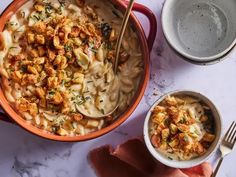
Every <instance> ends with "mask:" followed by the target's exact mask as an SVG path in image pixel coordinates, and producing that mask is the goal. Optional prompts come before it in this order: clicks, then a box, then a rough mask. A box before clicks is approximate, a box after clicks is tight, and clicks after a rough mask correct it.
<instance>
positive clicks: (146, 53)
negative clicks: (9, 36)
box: [0, 0, 157, 142]
mask: <svg viewBox="0 0 236 177" xmlns="http://www.w3.org/2000/svg"><path fill="white" fill-rule="evenodd" d="M25 2H27V0H14V1H13V2H12V3H11V4H10V5H9V6H8V7H7V8H6V9H5V10H4V11H3V13H2V15H1V17H0V31H3V29H4V26H5V24H6V22H7V20H8V19H9V18H10V17H11V16H12V15H13V14H14V12H16V11H17V10H18V9H19V8H20V7H21V6H22V5H23V4H24V3H25ZM111 3H112V4H113V5H114V6H115V7H117V8H118V9H119V10H121V11H122V12H125V9H126V7H127V5H128V2H126V1H120V0H111ZM133 10H134V11H137V12H140V13H142V14H144V15H145V16H146V17H147V18H148V20H149V22H150V32H149V36H148V37H147V38H146V36H145V33H144V30H143V28H142V26H141V24H140V23H139V21H138V19H137V18H136V17H135V15H134V14H133V13H132V14H131V18H130V20H129V23H132V24H133V26H134V27H135V29H136V32H137V34H138V38H139V40H140V45H141V50H142V54H143V63H144V74H143V75H142V79H141V82H140V84H139V88H138V90H137V92H136V95H135V96H134V98H133V100H132V102H131V104H130V106H129V107H128V108H127V109H126V111H125V112H124V113H123V114H121V115H120V116H119V117H118V118H117V119H116V120H115V121H114V122H113V123H112V124H111V125H109V126H107V127H105V128H103V129H101V130H98V131H96V132H92V133H90V134H88V135H83V136H74V137H70V136H58V135H54V134H51V133H49V132H45V131H43V130H41V129H39V128H37V127H35V126H33V125H31V124H29V123H27V122H26V121H25V119H23V118H22V117H21V116H20V115H19V114H18V113H17V112H15V111H14V109H13V108H12V107H11V106H10V105H9V103H8V101H7V99H6V98H5V96H4V94H3V91H2V88H1V89H0V105H1V107H2V109H3V110H4V112H5V113H1V112H0V119H1V120H4V121H8V122H12V123H16V124H17V125H19V126H21V127H22V128H24V129H25V130H27V131H29V132H31V133H33V134H35V135H38V136H40V137H43V138H46V139H50V140H55V141H67V142H76V141H85V140H89V139H93V138H97V137H99V136H102V135H104V134H106V133H108V132H110V131H112V130H113V129H115V128H116V127H118V126H119V125H121V124H122V123H123V122H124V121H125V120H126V119H128V118H129V116H130V115H131V114H132V113H133V111H134V110H135V108H136V107H137V106H138V104H139V102H140V101H141V99H142V97H143V95H144V92H145V89H146V87H147V83H148V80H149V75H150V68H149V65H150V51H151V49H152V46H153V43H154V40H155V37H156V32H157V22H156V18H155V15H154V14H153V13H152V12H151V10H150V9H148V8H147V7H145V6H143V5H141V4H137V3H136V4H134V7H133Z"/></svg>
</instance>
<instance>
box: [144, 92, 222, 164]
mask: <svg viewBox="0 0 236 177" xmlns="http://www.w3.org/2000/svg"><path fill="white" fill-rule="evenodd" d="M168 95H175V96H178V95H189V96H192V97H196V98H199V99H200V100H201V101H202V102H204V103H205V104H206V105H208V106H209V108H210V109H211V111H212V114H213V118H214V126H215V133H216V138H215V140H214V141H213V143H212V144H211V146H210V147H209V149H208V150H207V152H206V153H204V154H203V155H202V156H200V157H197V158H195V159H191V160H186V161H176V160H170V159H169V158H167V157H166V156H164V155H162V154H161V153H160V152H158V151H157V150H156V149H155V148H154V147H153V145H152V143H151V141H150V135H149V126H150V117H151V112H152V110H153V109H154V107H156V106H157V105H158V104H159V103H160V102H161V101H162V100H164V99H165V98H166V97H167V96H168ZM221 131H222V122H221V116H220V113H219V111H218V110H217V108H216V107H215V105H214V104H213V103H212V102H211V101H210V100H209V99H208V98H207V97H205V96H203V95H202V94H200V93H197V92H194V91H186V90H183V91H174V92H170V93H167V94H165V95H164V96H162V97H161V98H160V99H158V100H157V101H156V102H155V103H154V105H153V106H152V107H151V109H150V110H149V111H148V113H147V116H146V118H145V122H144V129H143V133H144V140H145V144H146V146H147V149H148V150H149V152H150V153H151V154H152V156H153V157H154V158H155V159H156V160H158V161H160V162H161V163H163V164H165V165H167V166H170V167H174V168H190V167H193V166H196V165H199V164H201V163H202V162H204V161H206V160H207V159H208V158H209V157H210V156H211V155H212V154H213V153H214V152H215V151H216V149H217V147H218V145H219V142H220V137H221Z"/></svg>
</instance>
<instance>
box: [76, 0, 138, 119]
mask: <svg viewBox="0 0 236 177" xmlns="http://www.w3.org/2000/svg"><path fill="white" fill-rule="evenodd" d="M134 1H135V0H130V1H129V5H128V7H127V9H126V12H125V15H124V18H123V21H122V24H121V30H120V33H119V36H118V40H117V43H116V49H115V51H116V53H115V62H114V67H113V70H114V73H115V77H117V70H118V63H119V62H118V61H119V57H120V48H121V43H122V39H123V36H124V33H125V30H126V26H127V23H128V21H129V17H130V13H131V10H132V7H133V5H134ZM119 98H120V92H119V91H118V99H117V105H116V106H115V108H114V109H113V110H112V111H110V112H109V113H106V114H97V115H91V114H88V113H87V112H86V111H85V110H84V109H82V107H79V106H77V110H78V111H79V112H81V113H82V114H83V115H85V116H86V117H89V118H94V119H100V118H103V117H107V116H109V115H111V114H112V113H114V112H115V111H116V109H117V108H118V107H119Z"/></svg>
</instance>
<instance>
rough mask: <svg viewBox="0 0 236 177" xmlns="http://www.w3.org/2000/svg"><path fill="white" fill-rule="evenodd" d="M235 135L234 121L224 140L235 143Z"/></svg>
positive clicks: (235, 124)
mask: <svg viewBox="0 0 236 177" xmlns="http://www.w3.org/2000/svg"><path fill="white" fill-rule="evenodd" d="M235 135H236V123H235V121H233V123H232V124H231V125H230V128H229V129H228V131H227V132H226V134H225V137H224V140H225V141H226V142H228V143H231V144H232V145H234V143H235V141H236V137H235Z"/></svg>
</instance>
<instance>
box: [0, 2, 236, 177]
mask: <svg viewBox="0 0 236 177" xmlns="http://www.w3.org/2000/svg"><path fill="white" fill-rule="evenodd" d="M10 1H11V0H1V1H0V12H2V11H3V10H4V8H5V7H6V6H7V5H8V4H9V3H10ZM137 1H138V2H140V3H143V4H145V5H146V6H148V7H149V8H151V9H152V10H153V12H154V13H155V14H156V15H157V18H158V36H157V39H156V43H155V45H154V48H153V51H152V54H151V56H152V57H151V66H152V67H151V68H152V69H151V80H150V83H149V86H148V88H147V90H146V93H145V97H144V98H143V100H142V101H141V103H140V104H139V106H138V108H137V109H136V111H135V113H134V114H133V115H132V116H131V117H130V119H129V120H128V121H126V122H125V123H124V124H123V125H122V126H120V127H119V128H117V129H116V130H114V131H113V132H111V133H109V134H107V135H105V136H103V137H101V138H98V139H95V140H91V141H87V142H82V143H59V142H52V141H48V140H44V139H41V138H39V137H36V136H34V135H31V134H29V133H28V132H26V131H25V130H22V129H21V128H19V127H18V126H16V125H12V124H9V123H5V122H0V176H1V177H94V176H95V175H94V172H93V170H92V169H91V168H90V165H89V164H88V161H87V153H88V151H89V150H91V149H93V148H95V147H98V146H101V145H104V144H107V143H111V144H114V145H115V144H118V143H121V142H123V141H125V140H126V139H129V138H132V137H137V136H140V135H142V125H143V121H144V116H145V114H146V112H147V110H148V108H149V106H150V105H151V104H153V102H154V101H155V100H156V99H157V98H158V96H154V95H153V93H156V92H158V91H160V92H168V91H172V90H176V89H192V90H196V91H199V92H202V93H203V94H205V95H207V96H208V97H209V98H210V99H212V100H213V101H214V102H215V103H216V105H217V106H218V108H219V110H220V112H221V114H222V117H223V122H224V125H223V127H224V130H226V129H227V127H228V126H229V125H230V124H231V122H232V121H233V120H236V117H235V110H236V101H235V98H236V92H235V90H236V81H235V78H236V50H234V52H233V53H231V55H230V56H229V57H228V58H227V59H226V60H224V61H223V62H221V63H219V64H216V65H212V66H206V67H203V66H196V65H192V64H189V63H187V62H185V61H183V60H181V59H179V57H177V56H176V55H175V54H174V53H173V52H172V51H171V49H170V48H169V47H168V46H167V44H166V41H165V40H164V39H163V34H162V32H161V27H160V12H161V8H162V5H163V0H159V1H157V0H137ZM139 18H140V20H141V21H142V24H143V26H145V29H147V28H148V27H147V26H148V23H147V21H146V19H145V17H143V16H140V15H139ZM217 157H218V156H217V155H215V156H214V157H212V158H211V159H210V161H211V162H214V161H215V160H216V159H217ZM234 160H236V150H235V151H234V152H233V153H231V154H230V155H229V156H228V157H226V158H225V160H224V162H223V165H222V166H221V169H220V171H219V174H218V176H219V177H235V174H236V168H235V164H234V163H233V161H234Z"/></svg>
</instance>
